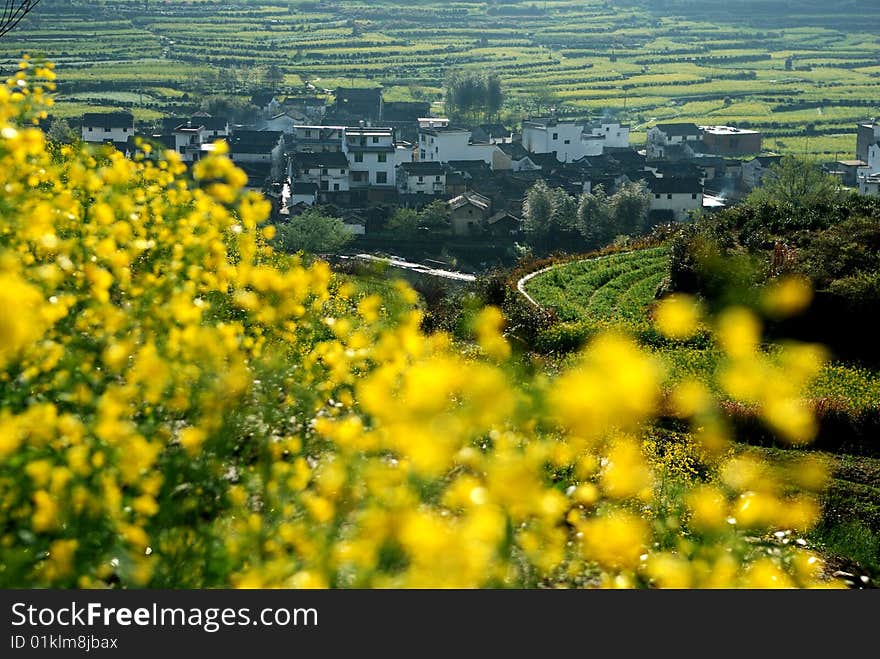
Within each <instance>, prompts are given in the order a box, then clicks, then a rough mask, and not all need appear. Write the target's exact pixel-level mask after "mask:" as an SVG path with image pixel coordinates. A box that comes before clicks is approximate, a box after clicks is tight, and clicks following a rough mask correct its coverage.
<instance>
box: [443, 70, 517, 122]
mask: <svg viewBox="0 0 880 659" xmlns="http://www.w3.org/2000/svg"><path fill="white" fill-rule="evenodd" d="M444 86H445V88H446V97H445V105H446V114H447V115H449V116H450V117H465V118H470V119H476V118H477V116H479V115H480V114H482V116H483V118H484V119H490V118H491V117H494V116H497V115H498V112H499V111H500V110H501V106H502V105H503V103H504V91H503V89H502V87H501V78H499V77H498V75H497V74H495V73H491V74H488V75H487V74H485V73H483V72H480V71H459V70H454V69H453V70H450V71H449V72H448V73H447V75H446V80H445V81H444Z"/></svg>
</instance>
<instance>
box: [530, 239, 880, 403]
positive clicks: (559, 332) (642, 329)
mask: <svg viewBox="0 0 880 659" xmlns="http://www.w3.org/2000/svg"><path fill="white" fill-rule="evenodd" d="M667 263H668V253H667V251H666V248H664V247H656V248H651V249H644V250H638V251H634V252H623V253H619V254H613V255H611V256H607V257H600V258H597V259H591V260H585V261H574V262H572V263H567V264H563V265H560V266H556V267H554V268H552V269H550V270H547V271H546V272H543V273H541V274H539V275H537V276H535V277H533V278H532V279H530V280H529V281H528V282H527V283H526V286H525V289H526V292H527V293H528V294H529V295H530V296H531V297H532V298H533V299H534V300H535V301H536V302H537V303H538V304H540V305H542V306H544V307H547V308H549V309H552V310H553V311H554V312H555V313H556V314H557V316H558V317H559V319H560V321H561V323H560V324H559V325H558V326H557V327H556V328H554V329H552V330H550V331H551V333H552V338H551V340H559V337H563V339H564V340H565V341H566V342H567V343H566V345H567V346H568V347H572V346H574V345H576V344H578V343H580V342H582V341H584V340H586V339H587V338H588V337H589V336H591V335H592V334H593V333H594V332H595V331H596V330H597V329H601V328H606V327H608V326H614V327H619V328H622V329H624V330H625V331H628V332H630V333H632V334H634V335H636V336H639V335H645V333H648V332H650V322H649V320H648V317H647V316H648V307H649V305H650V304H651V302H652V301H653V300H654V293H655V291H656V289H657V285H658V284H659V283H660V281H661V280H662V279H663V276H664V275H665V274H666V272H667ZM655 349H656V352H657V355H658V356H659V357H660V358H661V359H662V361H663V363H664V366H665V368H666V370H667V372H668V374H669V376H670V379H671V380H672V381H679V380H683V379H687V378H694V377H697V378H700V379H703V380H705V381H707V382H709V381H711V380H712V377H711V376H712V373H714V372H715V370H716V368H717V367H718V366H719V363H720V360H721V359H722V355H721V352H720V351H719V350H717V349H716V348H714V347H713V346H711V345H710V346H706V345H702V344H701V345H690V344H662V345H661V346H660V347H656V348H655ZM771 354H772V353H771ZM804 393H805V395H807V396H809V397H810V398H814V399H825V400H828V401H833V403H834V404H836V405H838V406H840V407H843V408H848V409H851V410H853V411H864V410H876V409H880V373H878V372H877V371H876V370H873V369H870V368H865V367H862V366H856V365H852V364H845V363H841V362H832V363H830V364H828V365H827V366H826V367H825V368H824V369H823V371H822V372H821V373H820V375H819V377H818V378H817V379H816V380H815V381H814V382H813V383H812V384H811V386H810V388H809V390H808V391H806V392H804Z"/></svg>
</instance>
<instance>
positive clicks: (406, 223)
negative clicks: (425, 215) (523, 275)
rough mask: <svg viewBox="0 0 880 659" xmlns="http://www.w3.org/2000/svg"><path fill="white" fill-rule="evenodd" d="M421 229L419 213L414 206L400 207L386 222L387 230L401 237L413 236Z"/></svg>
mask: <svg viewBox="0 0 880 659" xmlns="http://www.w3.org/2000/svg"><path fill="white" fill-rule="evenodd" d="M418 229H419V213H418V211H416V210H415V209H412V208H404V207H401V208H398V209H396V210H395V211H394V214H393V215H391V217H389V218H388V221H387V222H385V230H386V231H389V232H391V233H394V234H397V235H398V236H401V237H407V238H408V237H412V236H413V235H414V234H415V233H416V231H418Z"/></svg>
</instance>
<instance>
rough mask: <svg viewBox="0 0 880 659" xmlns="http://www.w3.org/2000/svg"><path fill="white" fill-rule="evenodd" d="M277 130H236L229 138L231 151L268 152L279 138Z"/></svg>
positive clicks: (279, 132)
mask: <svg viewBox="0 0 880 659" xmlns="http://www.w3.org/2000/svg"><path fill="white" fill-rule="evenodd" d="M282 134H283V133H282V132H281V131H278V130H237V131H235V132H234V133H233V134H232V135H231V136H230V138H229V150H230V151H232V153H268V152H269V151H271V150H272V149H274V148H275V145H277V144H278V142H279V141H280V140H281V136H282Z"/></svg>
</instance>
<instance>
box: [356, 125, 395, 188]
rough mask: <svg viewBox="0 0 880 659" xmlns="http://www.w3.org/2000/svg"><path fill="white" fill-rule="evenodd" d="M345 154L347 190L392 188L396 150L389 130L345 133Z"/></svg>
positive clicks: (392, 135) (373, 129)
mask: <svg viewBox="0 0 880 659" xmlns="http://www.w3.org/2000/svg"><path fill="white" fill-rule="evenodd" d="M345 151H346V152H347V153H348V163H349V167H350V173H351V177H350V187H351V188H358V187H367V186H370V187H376V186H389V187H393V186H394V185H395V172H396V169H395V168H396V166H397V161H396V155H397V154H396V147H395V145H394V130H393V129H391V128H373V127H363V126H362V127H359V128H346V129H345Z"/></svg>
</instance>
